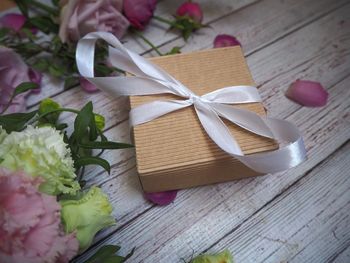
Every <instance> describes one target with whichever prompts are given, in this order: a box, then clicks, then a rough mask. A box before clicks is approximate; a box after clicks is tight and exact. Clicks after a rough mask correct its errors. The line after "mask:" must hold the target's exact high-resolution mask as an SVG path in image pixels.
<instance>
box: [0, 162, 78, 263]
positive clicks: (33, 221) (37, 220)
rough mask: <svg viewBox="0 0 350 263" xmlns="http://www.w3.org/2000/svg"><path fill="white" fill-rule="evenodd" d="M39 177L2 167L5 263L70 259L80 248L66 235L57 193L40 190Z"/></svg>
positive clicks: (0, 220)
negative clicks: (53, 194) (44, 192)
mask: <svg viewBox="0 0 350 263" xmlns="http://www.w3.org/2000/svg"><path fill="white" fill-rule="evenodd" d="M40 183H41V179H40V178H38V177H37V178H33V177H31V176H27V175H26V174H24V173H23V172H10V171H8V170H6V169H0V258H1V262H2V263H23V262H25V263H41V262H53V263H54V262H68V261H69V260H70V259H71V258H73V257H74V256H75V255H76V253H77V251H78V248H79V243H78V240H77V239H76V238H75V234H74V233H73V234H69V235H66V234H65V233H64V231H63V227H62V225H61V217H60V210H61V207H60V205H59V203H58V202H57V201H56V197H55V196H50V195H46V194H43V193H40V192H38V186H39V184H40Z"/></svg>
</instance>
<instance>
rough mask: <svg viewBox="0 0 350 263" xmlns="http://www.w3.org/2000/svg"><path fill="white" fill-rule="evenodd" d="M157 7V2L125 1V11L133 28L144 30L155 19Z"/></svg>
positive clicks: (155, 0)
mask: <svg viewBox="0 0 350 263" xmlns="http://www.w3.org/2000/svg"><path fill="white" fill-rule="evenodd" d="M156 5H157V0H124V2H123V11H124V14H125V16H126V18H127V19H128V20H129V22H130V24H131V25H132V26H133V27H135V28H136V29H138V30H143V29H145V26H146V25H147V24H148V23H149V21H150V20H151V18H152V17H153V12H154V10H155V9H156Z"/></svg>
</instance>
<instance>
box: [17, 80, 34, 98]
mask: <svg viewBox="0 0 350 263" xmlns="http://www.w3.org/2000/svg"><path fill="white" fill-rule="evenodd" d="M36 88H38V84H36V83H34V82H22V83H21V84H19V85H18V86H17V87H16V88H15V91H14V92H13V95H12V96H13V97H16V96H17V95H19V94H21V93H24V92H27V91H28V90H32V89H36Z"/></svg>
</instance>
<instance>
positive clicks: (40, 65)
mask: <svg viewBox="0 0 350 263" xmlns="http://www.w3.org/2000/svg"><path fill="white" fill-rule="evenodd" d="M32 67H33V68H34V69H36V70H39V71H46V70H47V69H48V67H49V62H48V61H47V59H43V58H41V59H38V60H36V61H35V62H34V63H33V64H32Z"/></svg>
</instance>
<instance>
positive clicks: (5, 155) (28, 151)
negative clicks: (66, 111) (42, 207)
mask: <svg viewBox="0 0 350 263" xmlns="http://www.w3.org/2000/svg"><path fill="white" fill-rule="evenodd" d="M0 134H1V133H0ZM1 137H2V135H0V138H1ZM0 140H1V139H0ZM0 167H5V168H7V169H9V170H12V171H16V170H24V171H25V172H27V173H28V174H31V175H32V176H34V177H36V176H40V177H42V178H43V179H44V182H43V183H42V184H41V185H40V187H39V189H40V191H42V192H44V193H47V194H51V195H57V194H61V193H65V194H75V193H76V191H77V190H79V189H80V186H79V183H78V182H77V181H75V178H76V175H75V173H74V167H73V160H72V158H71V155H70V150H69V148H67V145H66V144H65V143H64V141H63V135H62V134H61V133H60V132H59V131H57V130H55V129H54V128H51V127H41V128H34V127H32V126H28V127H27V128H26V129H25V130H23V131H21V132H11V133H10V134H8V135H7V136H5V137H4V138H3V139H2V142H1V144H0Z"/></svg>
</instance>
